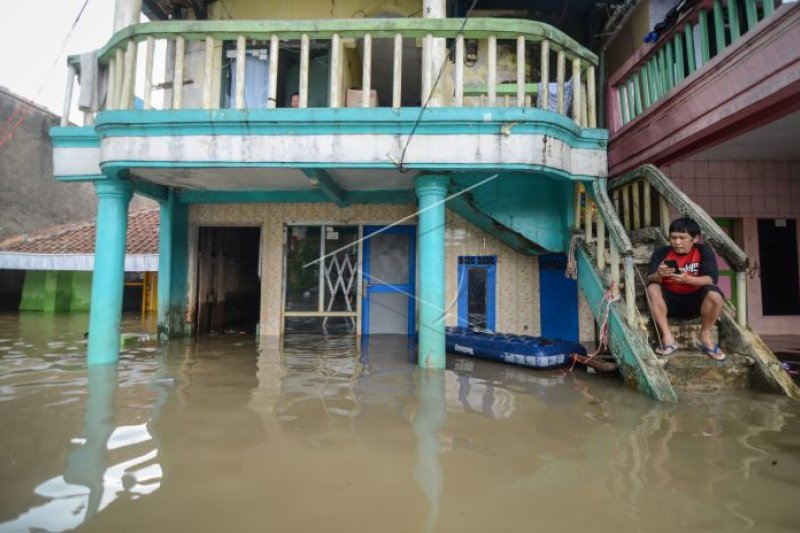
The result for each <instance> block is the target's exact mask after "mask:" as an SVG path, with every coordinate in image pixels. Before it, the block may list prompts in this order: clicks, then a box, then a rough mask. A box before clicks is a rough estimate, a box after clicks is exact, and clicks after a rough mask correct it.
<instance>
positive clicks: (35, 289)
mask: <svg viewBox="0 0 800 533" xmlns="http://www.w3.org/2000/svg"><path fill="white" fill-rule="evenodd" d="M91 292H92V273H91V272H78V271H56V270H28V271H27V272H26V273H25V284H24V286H23V287H22V298H21V299H20V304H19V309H20V311H88V309H89V301H90V299H91Z"/></svg>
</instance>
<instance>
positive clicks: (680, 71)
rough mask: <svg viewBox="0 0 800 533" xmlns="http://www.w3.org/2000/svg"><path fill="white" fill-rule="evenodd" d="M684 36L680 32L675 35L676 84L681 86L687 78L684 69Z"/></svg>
mask: <svg viewBox="0 0 800 533" xmlns="http://www.w3.org/2000/svg"><path fill="white" fill-rule="evenodd" d="M683 64H684V58H683V35H681V34H680V32H678V33H676V34H675V84H676V85H677V84H679V83H680V82H682V81H683V78H685V77H686V70H685V69H684V67H683Z"/></svg>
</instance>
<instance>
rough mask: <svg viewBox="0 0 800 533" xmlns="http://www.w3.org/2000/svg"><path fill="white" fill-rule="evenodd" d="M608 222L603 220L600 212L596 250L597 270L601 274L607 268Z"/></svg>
mask: <svg viewBox="0 0 800 533" xmlns="http://www.w3.org/2000/svg"><path fill="white" fill-rule="evenodd" d="M605 253H606V221H605V219H604V218H603V214H602V213H601V212H600V211H599V210H598V212H597V248H596V257H595V259H596V260H597V268H598V269H599V270H600V272H602V271H603V269H604V268H605V266H606V264H605V263H606V256H605Z"/></svg>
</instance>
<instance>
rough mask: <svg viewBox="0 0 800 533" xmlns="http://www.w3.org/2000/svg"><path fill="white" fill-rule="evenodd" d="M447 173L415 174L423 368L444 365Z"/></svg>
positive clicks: (421, 364)
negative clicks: (445, 201) (417, 205)
mask: <svg viewBox="0 0 800 533" xmlns="http://www.w3.org/2000/svg"><path fill="white" fill-rule="evenodd" d="M448 181H449V179H448V178H447V177H446V176H433V175H423V176H418V177H417V178H416V180H415V183H414V186H415V189H416V193H417V198H418V200H419V215H418V218H419V220H418V222H417V246H418V247H419V255H418V257H419V291H418V293H419V346H418V349H419V353H418V359H417V361H418V364H419V366H421V367H424V368H444V366H445V350H444V348H445V343H444V208H445V205H444V199H445V197H446V195H447V184H448Z"/></svg>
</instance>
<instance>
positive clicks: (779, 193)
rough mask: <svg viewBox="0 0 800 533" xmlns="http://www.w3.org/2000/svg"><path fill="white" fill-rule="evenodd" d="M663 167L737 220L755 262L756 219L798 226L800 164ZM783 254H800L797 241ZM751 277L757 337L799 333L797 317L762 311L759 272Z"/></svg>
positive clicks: (712, 210) (700, 199) (705, 203)
mask: <svg viewBox="0 0 800 533" xmlns="http://www.w3.org/2000/svg"><path fill="white" fill-rule="evenodd" d="M662 170H663V171H664V172H665V173H666V174H667V175H668V176H669V177H670V178H672V180H673V181H674V182H675V184H676V185H677V186H678V187H680V189H681V190H683V191H684V192H685V193H686V194H688V195H689V196H690V197H691V198H692V200H694V201H695V202H697V203H698V204H700V206H701V207H702V208H703V209H705V210H706V211H707V212H708V214H709V215H711V216H714V217H729V218H737V219H741V221H742V224H741V226H740V227H741V228H742V231H741V234H740V235H736V241H737V242H738V243H739V244H740V246H741V245H742V244H743V245H744V246H743V248H744V251H745V253H746V254H747V255H748V257H750V261H751V264H754V262H755V261H757V260H758V227H757V220H758V219H759V218H794V219H798V226H800V162H781V161H682V162H679V163H673V164H672V165H669V166H664V167H662ZM787 253H795V254H798V257H800V242H798V244H797V247H796V249H795V250H787ZM753 275H754V277H753V279H748V281H747V304H748V305H747V315H748V320H749V321H750V325H751V327H752V328H753V329H754V330H755V331H756V332H758V333H759V334H761V335H786V334H793V335H796V334H797V333H798V332H800V316H764V315H763V313H762V300H761V282H760V279H759V277H758V276H759V275H760V272H758V271H756V272H754V274H753ZM798 275H800V273H798Z"/></svg>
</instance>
